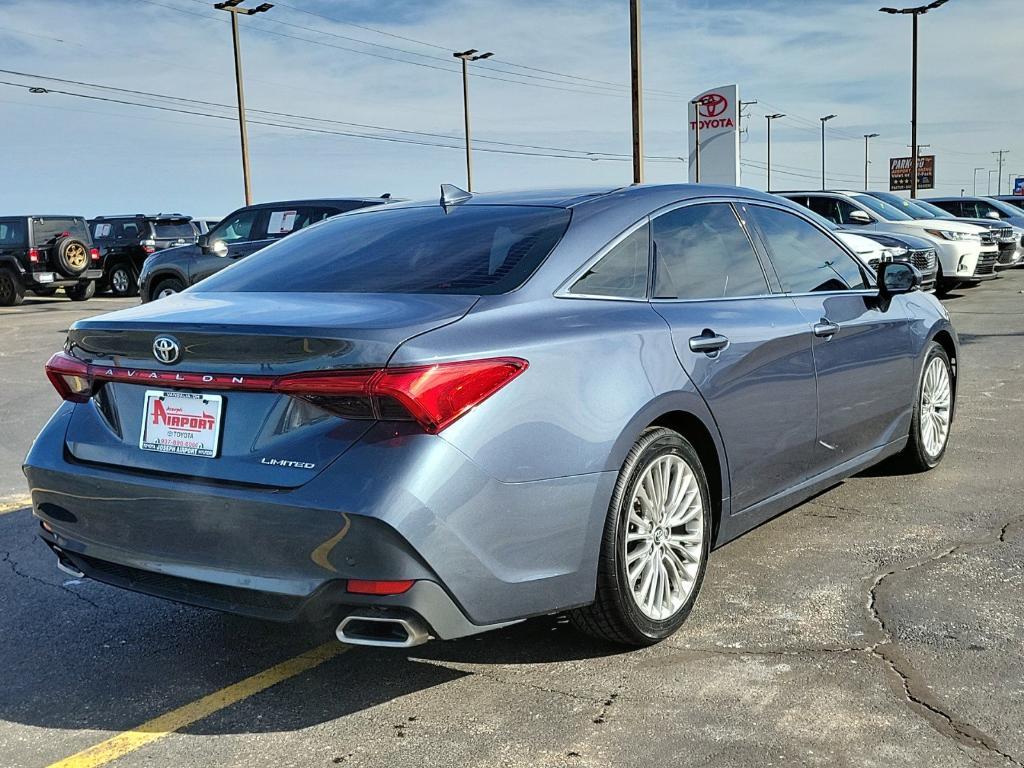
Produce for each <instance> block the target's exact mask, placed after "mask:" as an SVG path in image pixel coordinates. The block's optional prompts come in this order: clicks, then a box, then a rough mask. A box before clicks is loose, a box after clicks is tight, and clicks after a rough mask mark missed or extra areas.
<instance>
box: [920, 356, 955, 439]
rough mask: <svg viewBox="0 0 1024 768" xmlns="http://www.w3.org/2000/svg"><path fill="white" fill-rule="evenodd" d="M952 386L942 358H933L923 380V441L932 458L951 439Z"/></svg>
mask: <svg viewBox="0 0 1024 768" xmlns="http://www.w3.org/2000/svg"><path fill="white" fill-rule="evenodd" d="M951 403H952V388H951V386H950V381H949V369H948V368H947V367H946V363H945V361H944V360H942V358H940V357H935V358H932V360H931V362H929V363H928V367H927V368H926V369H925V372H924V379H923V381H922V382H921V418H920V423H921V443H922V445H923V446H924V450H925V452H926V453H927V454H928V455H929V456H930V457H932V458H935V457H936V456H938V455H939V454H941V453H942V449H943V448H945V447H946V440H947V439H948V438H949V420H950V404H951Z"/></svg>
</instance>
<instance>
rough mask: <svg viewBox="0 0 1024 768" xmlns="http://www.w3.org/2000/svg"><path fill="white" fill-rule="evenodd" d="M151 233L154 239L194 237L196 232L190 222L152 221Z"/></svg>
mask: <svg viewBox="0 0 1024 768" xmlns="http://www.w3.org/2000/svg"><path fill="white" fill-rule="evenodd" d="M153 231H154V233H155V236H156V237H161V238H170V237H174V238H177V237H186V238H189V237H195V236H196V231H195V230H194V229H192V222H190V221H181V220H179V221H154V222H153Z"/></svg>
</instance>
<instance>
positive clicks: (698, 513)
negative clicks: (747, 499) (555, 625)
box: [569, 427, 713, 646]
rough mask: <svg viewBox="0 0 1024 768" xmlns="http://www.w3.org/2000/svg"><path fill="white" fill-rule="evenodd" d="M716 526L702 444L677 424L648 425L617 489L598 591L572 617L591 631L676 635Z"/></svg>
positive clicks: (642, 640) (625, 640)
mask: <svg viewBox="0 0 1024 768" xmlns="http://www.w3.org/2000/svg"><path fill="white" fill-rule="evenodd" d="M666 471H667V474H665V473H666ZM659 472H660V473H661V474H659ZM662 478H664V480H662ZM659 499H660V501H659ZM672 499H676V500H677V501H678V503H677V504H676V505H675V507H674V509H672V510H669V514H670V515H672V517H669V518H668V519H667V520H666V519H665V518H664V517H662V515H663V513H664V512H665V509H664V506H665V504H664V503H663V502H665V501H666V500H667V501H668V502H669V503H671V501H672ZM659 507H660V508H659ZM673 519H674V520H675V523H674V524H673ZM712 530H713V526H712V517H711V503H710V495H709V492H708V483H707V478H706V476H705V474H704V469H703V467H702V465H701V461H700V457H699V456H698V455H697V451H696V450H694V448H693V446H692V445H691V444H690V443H689V441H687V440H686V438H684V437H683V436H682V435H680V434H679V433H678V432H675V431H673V430H671V429H666V428H664V427H651V428H649V429H647V430H645V431H644V433H643V434H642V435H641V436H640V439H639V440H637V442H636V443H635V444H634V445H633V447H632V448H631V449H630V451H629V454H628V455H627V457H626V461H625V463H624V464H623V467H622V469H621V471H620V472H619V478H618V480H617V481H616V484H615V490H614V492H613V494H612V499H611V503H610V505H609V509H608V517H607V520H606V522H605V529H604V535H603V537H602V540H601V552H600V555H599V557H600V560H599V562H598V573H597V592H596V596H595V597H596V599H595V601H594V602H593V603H592V604H591V605H588V606H584V607H582V608H576V609H574V610H572V611H570V613H569V618H570V620H571V621H572V623H573V624H574V625H575V626H576V627H577V628H578V629H579V630H581V631H583V632H585V633H586V634H589V635H592V636H594V637H597V638H600V639H602V640H609V641H611V642H614V643H620V644H623V645H632V646H646V645H653V644H654V643H657V642H659V641H661V640H664V639H665V638H666V637H669V636H670V635H672V634H673V633H674V632H676V631H677V630H678V629H679V628H680V627H681V626H682V624H683V622H684V621H685V620H686V617H687V616H688V615H689V613H690V610H691V609H692V608H693V604H694V602H695V601H696V599H697V594H698V592H700V586H701V583H702V582H703V580H704V572H705V569H706V567H707V560H708V553H709V551H710V548H711V535H712ZM684 560H685V562H684ZM680 566H682V567H681V568H680Z"/></svg>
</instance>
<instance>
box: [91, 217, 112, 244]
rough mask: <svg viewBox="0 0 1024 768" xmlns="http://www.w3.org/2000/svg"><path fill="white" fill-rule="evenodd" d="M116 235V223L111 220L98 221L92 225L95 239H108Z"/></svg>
mask: <svg viewBox="0 0 1024 768" xmlns="http://www.w3.org/2000/svg"><path fill="white" fill-rule="evenodd" d="M113 236H114V225H113V223H111V222H109V221H97V222H95V223H94V224H93V225H92V237H93V240H106V239H107V238H110V237H113Z"/></svg>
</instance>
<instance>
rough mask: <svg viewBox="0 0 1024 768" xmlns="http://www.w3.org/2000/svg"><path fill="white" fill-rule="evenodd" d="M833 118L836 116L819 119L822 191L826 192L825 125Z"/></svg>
mask: <svg viewBox="0 0 1024 768" xmlns="http://www.w3.org/2000/svg"><path fill="white" fill-rule="evenodd" d="M833 117H835V115H825V116H824V117H819V118H818V119H819V120H821V189H822V191H824V190H825V188H826V184H825V123H827V122H828V121H829V120H831V119H832V118H833Z"/></svg>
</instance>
